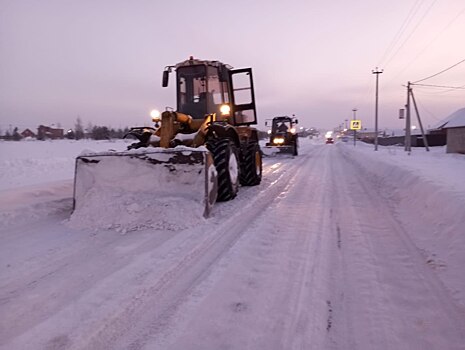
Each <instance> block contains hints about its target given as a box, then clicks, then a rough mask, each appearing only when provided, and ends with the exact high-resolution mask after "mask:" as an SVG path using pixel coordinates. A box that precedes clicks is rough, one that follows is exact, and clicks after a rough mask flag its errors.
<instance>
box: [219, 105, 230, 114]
mask: <svg viewBox="0 0 465 350" xmlns="http://www.w3.org/2000/svg"><path fill="white" fill-rule="evenodd" d="M220 112H221V115H224V116H229V113H230V112H231V107H229V105H227V104H224V105H221V107H220Z"/></svg>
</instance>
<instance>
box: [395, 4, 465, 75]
mask: <svg viewBox="0 0 465 350" xmlns="http://www.w3.org/2000/svg"><path fill="white" fill-rule="evenodd" d="M464 13H465V7H464V8H463V9H462V10H461V11H460V12H459V13H458V14H457V15H455V17H454V18H453V19H452V20H450V21H449V23H447V24H446V26H445V27H444V28H442V30H441V31H439V32H437V34H436V36H435V37H434V38H433V39H431V40H430V41H429V42H428V43H427V44H426V45H425V46H424V47H423V49H422V50H420V52H418V54H417V55H416V56H415V57H414V58H413V59H412V60H411V61H410V62H409V63H408V64H406V65H405V66H404V68H402V69H401V70H400V71H399V72H398V73H397V74H396V75H395V76H394V77H393V78H392V79H391V80H389V83H390V82H391V81H393V80H394V79H396V78H397V77H399V76H400V75H401V74H402V73H403V72H404V71H405V70H406V69H407V68H408V67H410V66H411V65H412V63H413V62H415V61H416V60H417V59H418V57H420V56H421V55H422V54H423V53H424V52H425V51H426V50H427V49H428V48H429V47H430V46H431V45H432V44H433V43H434V42H435V41H436V40H437V39H438V38H439V37H440V36H441V35H443V33H444V32H445V31H446V29H447V28H449V27H450V26H451V25H452V24H453V23H454V22H455V21H456V20H457V19H458V18H459V17H460V16H462V15H463V14H464Z"/></svg>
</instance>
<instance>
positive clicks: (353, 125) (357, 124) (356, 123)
mask: <svg viewBox="0 0 465 350" xmlns="http://www.w3.org/2000/svg"><path fill="white" fill-rule="evenodd" d="M350 130H362V121H361V120H351V121H350Z"/></svg>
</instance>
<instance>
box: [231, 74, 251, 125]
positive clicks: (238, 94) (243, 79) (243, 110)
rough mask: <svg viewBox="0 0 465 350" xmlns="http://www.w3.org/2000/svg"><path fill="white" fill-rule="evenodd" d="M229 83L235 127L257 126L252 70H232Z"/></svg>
mask: <svg viewBox="0 0 465 350" xmlns="http://www.w3.org/2000/svg"><path fill="white" fill-rule="evenodd" d="M229 81H230V82H231V110H232V117H233V120H234V125H250V124H257V112H256V109H255V93H254V88H253V77H252V68H241V69H233V70H230V71H229Z"/></svg>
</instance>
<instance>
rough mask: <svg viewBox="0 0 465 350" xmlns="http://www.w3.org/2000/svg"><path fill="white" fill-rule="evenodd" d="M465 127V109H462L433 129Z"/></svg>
mask: <svg viewBox="0 0 465 350" xmlns="http://www.w3.org/2000/svg"><path fill="white" fill-rule="evenodd" d="M460 127H465V108H460V109H458V110H456V111H455V112H454V113H452V114H451V115H449V116H448V117H446V118H444V119H443V120H441V121H440V122H439V123H436V124H435V125H433V127H432V128H431V129H433V130H434V129H447V128H460Z"/></svg>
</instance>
